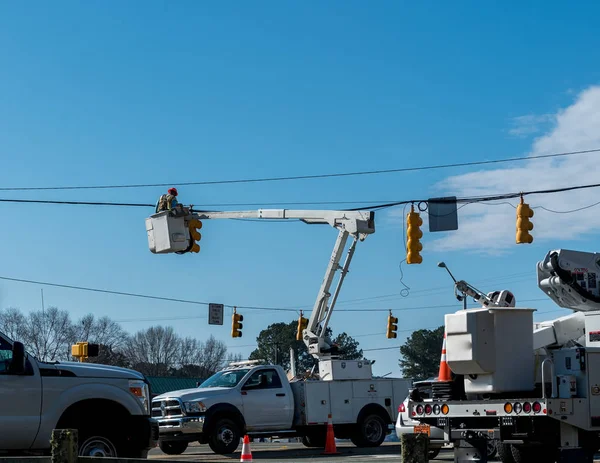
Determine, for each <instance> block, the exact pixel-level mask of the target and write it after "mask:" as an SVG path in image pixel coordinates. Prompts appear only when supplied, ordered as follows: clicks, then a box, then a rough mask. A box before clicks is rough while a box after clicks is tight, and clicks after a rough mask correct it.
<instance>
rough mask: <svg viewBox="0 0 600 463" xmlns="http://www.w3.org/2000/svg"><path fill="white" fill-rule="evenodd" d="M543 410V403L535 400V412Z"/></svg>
mask: <svg viewBox="0 0 600 463" xmlns="http://www.w3.org/2000/svg"><path fill="white" fill-rule="evenodd" d="M541 411H542V404H540V403H539V402H534V403H533V413H539V412H541Z"/></svg>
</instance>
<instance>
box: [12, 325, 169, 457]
mask: <svg viewBox="0 0 600 463" xmlns="http://www.w3.org/2000/svg"><path fill="white" fill-rule="evenodd" d="M0 391H1V393H0V452H2V453H17V452H18V453H22V452H30V453H42V454H45V453H46V454H47V453H49V451H50V439H51V437H52V430H53V429H77V431H78V443H79V455H80V456H88V457H113V458H116V457H120V458H146V456H147V454H148V450H149V449H151V448H152V447H154V446H155V445H156V443H157V442H158V425H157V423H156V422H155V420H153V419H152V418H151V417H150V387H149V384H148V382H147V381H146V378H145V377H144V376H143V375H142V374H141V373H138V372H137V371H133V370H127V369H124V368H116V367H111V366H106V365H98V364H91V363H83V362H79V363H78V362H51V363H47V362H42V361H39V360H38V359H36V358H35V357H34V356H32V355H29V354H27V353H26V352H25V348H24V346H23V344H22V343H20V342H18V341H13V340H12V339H10V338H9V337H8V336H6V335H5V334H3V333H0Z"/></svg>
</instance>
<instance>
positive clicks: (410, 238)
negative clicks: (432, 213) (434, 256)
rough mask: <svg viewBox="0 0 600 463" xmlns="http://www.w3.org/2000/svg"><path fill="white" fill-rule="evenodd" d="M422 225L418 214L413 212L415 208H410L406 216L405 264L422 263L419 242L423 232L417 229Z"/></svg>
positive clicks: (421, 247) (421, 248) (421, 246)
mask: <svg viewBox="0 0 600 463" xmlns="http://www.w3.org/2000/svg"><path fill="white" fill-rule="evenodd" d="M421 225H423V219H421V216H420V214H419V213H418V212H415V206H414V205H412V206H410V212H409V213H408V214H407V215H406V226H407V228H406V263H407V264H420V263H421V262H423V257H421V254H419V252H421V251H422V250H423V245H422V244H421V242H420V241H419V240H420V239H421V238H422V237H423V232H422V231H421V229H420V228H419V227H420V226H421Z"/></svg>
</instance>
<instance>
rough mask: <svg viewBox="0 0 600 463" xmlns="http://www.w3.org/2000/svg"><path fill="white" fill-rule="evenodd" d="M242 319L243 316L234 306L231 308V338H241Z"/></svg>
mask: <svg viewBox="0 0 600 463" xmlns="http://www.w3.org/2000/svg"><path fill="white" fill-rule="evenodd" d="M243 321H244V316H243V315H240V314H239V313H237V312H236V309H235V307H234V308H233V315H232V316H231V337H232V338H241V337H242V328H243V327H244V325H242V323H241V322H243Z"/></svg>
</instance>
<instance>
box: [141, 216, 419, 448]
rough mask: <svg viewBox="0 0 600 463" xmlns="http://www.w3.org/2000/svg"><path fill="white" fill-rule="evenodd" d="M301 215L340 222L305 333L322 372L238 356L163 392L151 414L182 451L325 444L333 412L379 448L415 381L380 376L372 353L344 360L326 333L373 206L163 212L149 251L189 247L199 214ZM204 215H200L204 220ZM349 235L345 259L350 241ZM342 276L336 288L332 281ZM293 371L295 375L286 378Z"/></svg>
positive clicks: (340, 427)
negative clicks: (196, 381) (263, 442)
mask: <svg viewBox="0 0 600 463" xmlns="http://www.w3.org/2000/svg"><path fill="white" fill-rule="evenodd" d="M213 219H254V220H256V219H258V220H285V219H292V220H294V219H295V220H300V221H302V222H304V223H307V224H325V225H330V226H331V227H333V228H335V229H337V230H338V236H337V240H336V242H335V245H334V248H333V252H332V254H331V258H330V259H329V263H328V265H327V268H326V271H325V276H324V278H323V282H322V284H321V287H320V289H319V292H318V294H317V299H316V301H315V304H314V308H313V311H312V313H311V316H310V319H309V320H308V323H307V324H306V327H305V328H304V329H303V330H302V340H303V342H304V344H305V345H306V347H307V350H308V352H309V353H310V354H311V355H312V356H313V357H314V358H315V359H316V360H317V361H318V373H316V372H315V374H309V375H300V374H299V375H296V373H295V372H294V371H292V372H290V374H289V375H286V373H285V372H284V370H283V369H282V368H281V367H280V366H279V365H268V364H265V363H264V362H260V361H258V362H256V361H248V362H237V363H234V364H231V365H230V366H229V367H227V368H225V369H223V370H222V371H219V372H217V373H216V374H215V375H214V376H212V377H210V378H208V379H207V380H206V381H205V382H204V383H202V384H200V386H199V387H198V388H195V389H190V390H183V391H175V392H170V393H167V394H163V395H161V396H158V397H156V398H155V399H154V400H153V404H152V416H153V417H154V418H156V419H157V421H158V423H159V436H160V447H161V449H162V450H163V452H165V453H168V454H180V453H182V452H184V451H185V449H186V448H187V446H188V443H189V442H193V441H199V442H200V443H202V444H205V443H208V444H209V445H210V447H211V449H212V450H213V451H214V452H215V453H219V454H228V453H233V452H234V451H235V450H236V449H237V447H238V445H239V442H240V437H241V436H243V435H244V434H249V435H250V436H255V437H260V436H262V437H267V436H270V437H274V436H279V437H293V436H300V437H302V438H303V443H304V444H305V445H306V446H310V447H322V446H324V444H325V437H326V425H327V422H328V418H329V417H331V420H332V422H333V427H334V432H335V436H336V437H338V438H350V439H351V440H352V442H353V443H354V444H355V445H357V446H359V447H375V446H379V445H380V444H381V443H382V442H383V440H384V439H385V436H386V435H387V434H389V432H390V431H391V429H393V423H394V422H395V418H396V413H397V412H396V410H397V409H398V407H399V406H400V405H401V404H402V402H403V401H404V399H405V398H406V396H407V395H408V390H409V387H410V385H411V382H410V381H409V380H405V379H394V378H374V377H373V375H372V362H371V361H369V360H364V359H363V360H344V359H341V358H340V355H339V354H340V352H338V351H337V346H335V345H334V344H333V342H332V341H331V339H329V338H328V337H327V335H326V333H327V326H328V323H329V321H330V319H331V314H332V312H333V309H334V306H335V303H336V301H337V298H338V296H339V293H340V290H341V287H342V284H343V282H344V278H345V277H346V274H347V273H348V269H349V266H350V262H351V260H352V256H353V255H354V251H355V248H356V245H357V242H358V241H363V240H364V239H365V238H366V237H367V236H368V235H370V234H372V233H374V232H375V222H374V213H373V212H370V211H314V210H287V209H260V210H258V211H241V212H226V211H214V212H206V211H205V212H194V211H193V210H192V211H190V212H189V213H188V214H187V215H185V216H180V217H175V216H173V215H171V214H170V213H169V212H159V213H157V214H154V215H152V216H150V217H149V218H148V219H146V230H147V235H148V245H149V248H150V251H151V252H153V253H155V254H165V253H186V252H189V251H190V250H192V249H193V246H194V232H193V231H192V232H190V228H193V227H194V226H196V227H197V226H198V225H199V222H200V221H202V220H213ZM200 223H201V222H200ZM349 239H351V243H350V245H349V248H348V250H347V253H346V258H345V260H344V263H343V264H340V262H341V260H342V257H343V254H344V250H345V248H346V245H347V242H348V240H349ZM338 271H339V276H338V279H337V283H336V286H335V289H334V290H333V293H331V288H332V285H333V283H334V280H335V278H336V273H337V272H338ZM288 378H289V379H288Z"/></svg>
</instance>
